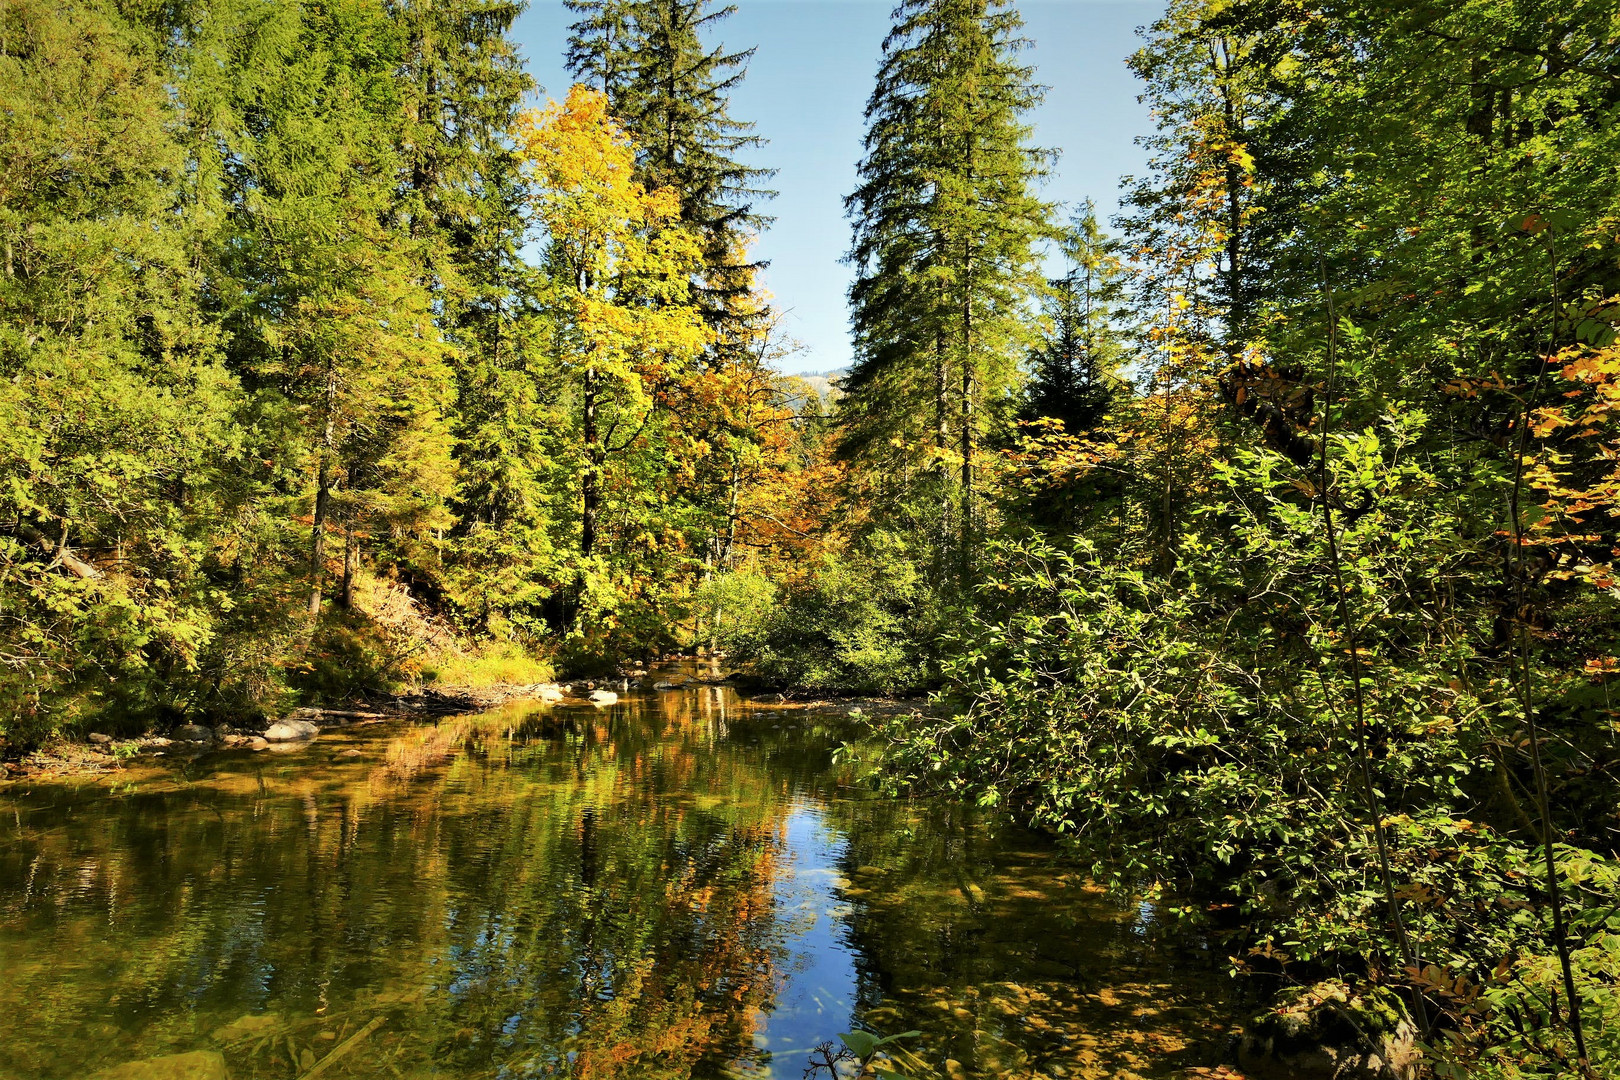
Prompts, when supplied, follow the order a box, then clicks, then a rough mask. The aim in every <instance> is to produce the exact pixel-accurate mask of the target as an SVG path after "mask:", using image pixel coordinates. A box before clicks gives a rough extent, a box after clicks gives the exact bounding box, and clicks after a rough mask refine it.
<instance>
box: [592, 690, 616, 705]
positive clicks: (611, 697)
mask: <svg viewBox="0 0 1620 1080" xmlns="http://www.w3.org/2000/svg"><path fill="white" fill-rule="evenodd" d="M618 700H619V695H618V694H615V693H614V692H613V691H612V690H592V691H591V704H592V705H612V704H613V703H614V702H616V701H618Z"/></svg>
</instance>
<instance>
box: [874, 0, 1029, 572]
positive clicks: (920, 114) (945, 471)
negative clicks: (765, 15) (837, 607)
mask: <svg viewBox="0 0 1620 1080" xmlns="http://www.w3.org/2000/svg"><path fill="white" fill-rule="evenodd" d="M1022 27H1023V22H1022V19H1021V18H1020V17H1019V15H1018V12H1017V10H1016V9H1015V8H1014V7H1013V6H1012V4H1011V3H1010V2H1009V0H904V2H902V3H901V4H900V6H899V7H898V8H896V9H895V24H894V27H893V29H892V30H891V31H890V33H889V36H888V37H887V38H886V39H885V41H884V44H883V51H884V59H883V63H882V66H881V68H880V69H879V72H878V80H877V87H876V89H874V91H873V93H872V97H871V99H870V101H869V102H868V104H867V109H866V116H867V123H868V125H869V128H868V132H867V136H866V144H865V145H866V154H865V157H864V159H863V160H862V162H861V164H860V169H859V176H860V184H859V186H858V187H857V188H856V189H855V191H854V193H853V194H851V195H850V196H849V198H848V200H847V201H846V206H847V208H848V211H849V214H850V216H851V217H852V218H853V219H854V231H855V237H854V245H853V247H852V249H851V252H850V256H849V258H850V261H851V262H852V263H854V264H855V266H856V270H857V277H856V280H855V283H854V285H853V286H852V287H851V289H850V300H851V303H852V305H853V308H854V310H853V315H852V322H853V325H854V331H855V344H856V361H855V365H854V368H853V370H852V371H851V373H850V378H849V380H848V382H847V384H846V389H847V390H848V393H849V398H848V399H847V400H848V408H847V413H848V418H849V429H848V433H847V436H846V439H845V444H844V445H845V451H846V453H848V454H851V455H871V454H876V455H878V456H880V457H884V458H893V457H894V454H893V451H892V448H893V447H895V446H899V447H901V448H902V452H901V461H899V462H897V463H896V464H899V465H900V466H901V467H902V469H903V470H905V471H907V472H909V473H910V474H911V475H913V476H920V473H921V470H924V469H931V470H932V471H933V474H934V476H933V481H932V482H931V483H928V482H926V481H923V483H924V484H925V486H927V487H929V488H931V490H932V491H933V497H934V498H936V499H937V500H938V505H939V511H938V515H937V518H938V525H939V526H940V527H942V530H943V527H944V526H945V523H946V520H947V518H948V516H949V515H951V514H952V513H954V516H955V522H954V532H955V545H956V551H957V555H958V560H959V562H960V567H959V570H960V574H961V576H962V577H963V578H964V579H966V578H967V577H968V576H969V565H968V564H969V560H970V559H971V552H972V538H973V534H974V516H975V507H976V497H975V493H974V477H975V456H976V454H977V453H978V450H979V445H980V442H981V440H982V436H983V433H984V431H985V430H986V427H987V425H988V423H989V422H990V419H991V415H992V406H993V405H994V404H995V403H997V402H999V401H1000V400H1002V399H1004V397H1005V395H1006V394H1007V393H1008V391H1009V390H1010V389H1011V388H1012V387H1013V386H1014V385H1015V383H1016V379H1017V371H1018V361H1019V358H1020V356H1021V355H1022V353H1023V352H1024V350H1025V348H1026V347H1027V345H1028V344H1029V343H1030V322H1031V320H1030V314H1031V307H1032V302H1033V300H1034V299H1035V298H1036V297H1037V296H1038V295H1039V294H1040V292H1041V291H1042V289H1043V287H1044V282H1043V279H1042V276H1041V274H1040V269H1039V262H1038V252H1037V247H1038V245H1039V244H1040V243H1041V241H1043V240H1046V239H1050V238H1053V237H1054V236H1055V235H1056V234H1055V231H1054V229H1053V226H1052V224H1051V208H1050V207H1049V206H1048V204H1046V203H1044V202H1042V201H1041V199H1040V198H1039V197H1038V195H1037V194H1036V187H1037V185H1038V184H1039V182H1040V181H1041V179H1042V177H1043V176H1044V174H1045V169H1046V166H1047V163H1048V160H1049V157H1050V155H1049V154H1047V153H1046V152H1044V151H1041V150H1037V149H1035V148H1033V147H1031V146H1030V145H1029V137H1030V134H1031V129H1030V127H1029V125H1028V124H1027V123H1026V122H1025V120H1024V116H1025V114H1026V113H1027V112H1028V111H1029V110H1030V109H1031V108H1033V107H1034V106H1035V105H1036V104H1037V103H1038V102H1039V101H1040V100H1041V95H1042V89H1041V88H1040V87H1039V86H1037V85H1035V83H1034V82H1033V70H1032V69H1031V68H1029V67H1028V66H1025V65H1023V64H1020V63H1019V62H1018V54H1019V53H1020V52H1021V51H1022V50H1023V49H1025V48H1026V47H1027V46H1028V44H1029V43H1028V41H1027V39H1025V38H1023V37H1021V36H1020V33H1021V30H1022ZM930 420H931V421H932V422H931V424H930V423H929V421H930ZM952 464H954V465H955V470H954V471H955V476H954V478H952V477H951V476H950V475H949V467H950V465H952ZM953 479H954V484H953V483H952V480H953ZM911 486H912V487H913V488H915V487H916V486H917V485H916V484H912V485H911ZM953 487H954V490H953ZM952 502H954V507H953V506H951V505H950V504H951V503H952ZM940 542H941V544H942V545H943V544H944V543H945V542H946V541H945V540H944V537H943V536H942V537H941V541H940ZM942 554H943V548H942Z"/></svg>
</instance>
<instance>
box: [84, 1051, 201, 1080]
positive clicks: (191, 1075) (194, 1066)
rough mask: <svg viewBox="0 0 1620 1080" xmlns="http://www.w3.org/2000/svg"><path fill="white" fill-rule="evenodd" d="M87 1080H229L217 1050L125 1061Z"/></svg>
mask: <svg viewBox="0 0 1620 1080" xmlns="http://www.w3.org/2000/svg"><path fill="white" fill-rule="evenodd" d="M90 1080H230V1074H229V1073H227V1072H226V1071H225V1056H224V1055H223V1054H221V1053H219V1052H218V1051H217V1050H193V1051H192V1052H191V1053H189V1054H170V1055H168V1056H167V1057H156V1058H147V1059H146V1060H145V1061H126V1062H125V1063H124V1064H122V1065H114V1066H113V1067H112V1068H110V1069H103V1070H101V1071H100V1072H98V1073H96V1074H95V1075H94V1076H92V1077H90Z"/></svg>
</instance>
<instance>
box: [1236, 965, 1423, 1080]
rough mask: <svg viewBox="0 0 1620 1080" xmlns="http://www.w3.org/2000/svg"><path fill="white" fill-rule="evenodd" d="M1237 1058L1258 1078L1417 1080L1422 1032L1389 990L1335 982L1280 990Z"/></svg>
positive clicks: (1252, 1027)
mask: <svg viewBox="0 0 1620 1080" xmlns="http://www.w3.org/2000/svg"><path fill="white" fill-rule="evenodd" d="M1237 1056H1238V1066H1239V1067H1240V1068H1241V1069H1242V1070H1243V1072H1244V1074H1245V1075H1247V1076H1252V1077H1254V1078H1255V1080H1410V1078H1411V1077H1415V1076H1416V1075H1417V1071H1418V1049H1417V1030H1416V1028H1414V1027H1413V1026H1412V1022H1411V1021H1410V1020H1408V1019H1407V1017H1406V1012H1405V1009H1404V1007H1403V1006H1402V1004H1401V1002H1400V1000H1399V999H1398V998H1396V996H1395V995H1394V993H1393V992H1391V991H1389V990H1388V989H1385V988H1376V989H1373V990H1371V991H1369V992H1365V993H1360V992H1356V991H1352V990H1351V989H1350V988H1349V987H1347V986H1346V985H1345V984H1343V983H1340V982H1336V981H1334V980H1328V981H1326V982H1320V983H1317V984H1316V985H1315V986H1304V987H1293V988H1290V989H1288V990H1284V991H1283V992H1282V993H1281V994H1279V995H1278V996H1277V1004H1276V1005H1275V1007H1273V1008H1272V1009H1270V1010H1268V1011H1267V1012H1264V1013H1262V1014H1261V1015H1260V1016H1258V1017H1256V1018H1255V1020H1254V1022H1253V1023H1252V1024H1250V1025H1249V1027H1248V1031H1247V1032H1246V1033H1245V1034H1244V1036H1243V1040H1242V1042H1241V1043H1239V1045H1238V1055H1237Z"/></svg>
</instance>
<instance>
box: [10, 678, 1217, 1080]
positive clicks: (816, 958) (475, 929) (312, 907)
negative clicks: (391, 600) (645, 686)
mask: <svg viewBox="0 0 1620 1080" xmlns="http://www.w3.org/2000/svg"><path fill="white" fill-rule="evenodd" d="M858 733H859V728H858V726H857V725H854V724H852V723H851V721H850V720H849V719H848V717H847V716H845V715H844V714H843V713H842V712H841V711H839V710H825V709H824V710H817V709H795V708H789V707H783V706H772V705H755V704H750V703H748V702H745V701H742V700H740V699H739V698H738V697H737V696H736V694H735V692H734V691H732V690H730V689H727V688H722V687H713V686H694V687H690V688H686V689H679V690H665V691H653V690H647V691H643V692H635V693H632V694H628V695H625V696H623V697H621V699H620V701H619V703H618V704H616V705H612V706H608V707H605V708H599V707H593V706H591V705H589V704H585V703H582V702H573V701H570V702H563V703H560V704H557V705H541V704H539V703H535V702H523V703H518V704H514V705H510V706H507V707H505V708H502V709H499V710H496V711H493V712H489V713H485V714H481V715H474V716H464V717H455V718H450V719H445V720H442V721H439V722H437V723H430V724H411V723H406V722H403V721H402V722H397V723H395V722H390V723H386V724H379V725H373V726H367V727H357V728H351V729H347V730H337V731H331V732H327V733H323V734H322V735H321V736H320V737H319V738H318V739H316V740H314V741H313V742H312V743H309V744H307V745H304V746H302V747H300V748H297V749H293V750H290V751H284V752H259V753H251V752H247V751H232V752H219V753H212V754H208V755H206V756H203V757H201V758H198V759H195V760H192V761H189V762H179V761H170V762H167V763H165V764H163V765H161V766H156V767H154V766H148V765H142V766H139V767H135V768H131V769H129V770H126V771H125V772H123V773H120V774H116V775H114V776H113V777H110V778H109V777H97V778H92V779H80V780H77V781H53V782H33V783H29V784H20V783H19V784H11V785H0V1016H4V1018H5V1019H4V1021H3V1022H0V1080H86V1078H88V1077H91V1076H93V1075H94V1074H95V1073H97V1072H98V1071H99V1070H104V1069H109V1068H113V1069H115V1072H114V1074H113V1075H117V1076H120V1077H134V1076H137V1075H138V1076H140V1077H142V1078H143V1080H144V1078H147V1077H150V1078H152V1080H160V1078H161V1080H168V1076H171V1075H172V1076H173V1077H175V1078H176V1080H180V1078H182V1077H184V1078H185V1080H192V1076H193V1074H195V1076H196V1077H198V1078H202V1077H204V1076H205V1075H207V1073H208V1070H210V1069H214V1070H217V1066H218V1064H219V1062H220V1059H221V1058H223V1062H224V1065H225V1067H226V1069H228V1073H229V1076H230V1077H231V1078H233V1080H260V1078H263V1080H271V1078H274V1080H296V1078H301V1077H314V1076H320V1077H323V1078H326V1080H339V1078H349V1077H367V1078H369V1077H377V1078H383V1077H404V1078H409V1080H417V1078H427V1077H447V1078H448V1077H455V1078H469V1080H470V1078H491V1080H494V1078H503V1080H504V1078H519V1077H552V1076H559V1077H560V1076H571V1077H581V1078H607V1077H624V1078H627V1080H639V1078H650V1080H659V1078H671V1080H674V1078H686V1077H695V1078H720V1077H771V1078H782V1080H799V1078H800V1077H802V1076H804V1074H805V1070H806V1068H807V1067H808V1066H809V1064H810V1055H811V1053H812V1052H813V1050H814V1048H815V1046H816V1044H818V1043H820V1042H823V1041H824V1040H836V1036H837V1033H839V1032H841V1031H847V1030H849V1028H850V1026H851V1025H861V1026H864V1027H866V1028H868V1029H870V1030H872V1031H875V1032H877V1033H879V1034H890V1033H895V1032H900V1031H905V1030H909V1029H917V1030H919V1031H920V1032H921V1033H922V1034H921V1035H920V1036H918V1037H915V1038H911V1039H908V1040H905V1041H904V1043H903V1046H904V1047H905V1049H904V1050H903V1051H901V1052H900V1053H899V1054H898V1055H897V1064H898V1066H899V1067H900V1068H902V1069H903V1070H905V1071H906V1072H907V1073H908V1074H911V1075H916V1076H918V1077H930V1078H932V1077H948V1078H951V1080H957V1078H962V1077H985V1078H990V1077H995V1078H1012V1077H1019V1078H1024V1077H1028V1078H1035V1077H1054V1078H1057V1077H1121V1078H1126V1077H1145V1078H1146V1077H1166V1078H1168V1077H1181V1076H1186V1075H1190V1074H1189V1073H1188V1072H1187V1071H1185V1070H1187V1069H1188V1068H1189V1067H1194V1066H1204V1065H1210V1064H1213V1063H1214V1062H1215V1061H1217V1060H1218V1059H1219V1057H1220V1055H1221V1050H1222V1047H1223V1046H1224V1044H1225V1042H1226V1038H1227V1034H1226V1031H1225V1030H1224V1028H1223V1027H1222V1022H1223V1020H1224V1017H1225V1016H1226V1015H1227V1013H1228V1011H1229V1010H1228V1008H1227V1007H1226V1006H1225V1004H1224V1003H1223V1002H1222V1001H1221V999H1220V996H1219V995H1220V992H1221V989H1222V985H1223V978H1222V976H1221V975H1220V972H1219V970H1218V969H1219V965H1218V964H1216V963H1214V962H1213V961H1212V960H1211V958H1210V957H1209V956H1208V954H1207V953H1203V952H1201V951H1200V950H1199V948H1198V947H1197V943H1196V942H1188V941H1177V940H1174V939H1173V938H1170V937H1167V936H1166V935H1164V934H1161V933H1159V932H1158V931H1157V928H1156V927H1155V926H1154V925H1153V918H1152V912H1151V909H1148V908H1144V907H1134V906H1121V905H1119V904H1116V903H1113V902H1111V901H1109V900H1108V899H1106V898H1105V897H1103V896H1102V895H1101V894H1100V893H1099V892H1098V890H1097V889H1096V888H1095V887H1094V886H1092V885H1090V884H1089V882H1088V880H1087V878H1086V876H1085V874H1084V873H1083V872H1081V871H1079V870H1078V869H1076V868H1073V867H1071V866H1068V865H1066V864H1065V863H1064V862H1063V861H1062V859H1061V858H1059V857H1058V856H1057V855H1056V853H1055V852H1054V851H1053V850H1052V849H1051V846H1050V845H1049V844H1048V843H1047V842H1046V841H1045V840H1044V839H1043V838H1041V837H1038V836H1035V835H1032V834H1030V833H1028V832H1025V831H1022V830H1020V829H1017V828H1015V827H1013V826H1011V825H1008V824H1006V823H1001V822H996V821H993V820H986V819H984V818H983V817H982V815H979V814H977V813H975V812H973V811H972V810H971V809H970V808H967V807H964V806H960V805H952V804H949V803H945V802H940V801H927V802H915V801H896V800H891V799H886V798H882V797H879V796H878V795H877V794H876V793H874V792H873V791H872V790H871V786H870V785H869V784H866V783H864V782H862V780H861V778H860V767H859V766H858V765H857V764H852V763H850V762H848V761H847V760H844V759H843V758H842V757H841V756H840V755H838V754H837V753H836V751H837V750H838V748H839V747H840V745H841V744H843V743H844V742H845V741H847V740H849V739H852V738H855V737H856V736H857V735H858ZM357 1036H358V1037H357ZM182 1054H188V1055H190V1056H189V1057H186V1058H183V1059H176V1060H175V1061H173V1062H170V1063H167V1064H166V1063H161V1062H160V1063H154V1064H153V1065H152V1066H150V1067H138V1068H136V1069H134V1070H131V1068H130V1067H129V1066H128V1065H127V1063H131V1062H140V1061H146V1060H148V1059H154V1058H162V1057H165V1056H167V1055H182ZM216 1055H217V1056H216ZM328 1059H330V1060H328ZM120 1066H123V1069H122V1071H117V1067H120ZM143 1069H144V1070H145V1071H142V1070H143ZM165 1070H167V1072H165ZM823 1075H824V1074H823ZM208 1080H213V1077H211V1076H210V1077H208Z"/></svg>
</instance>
